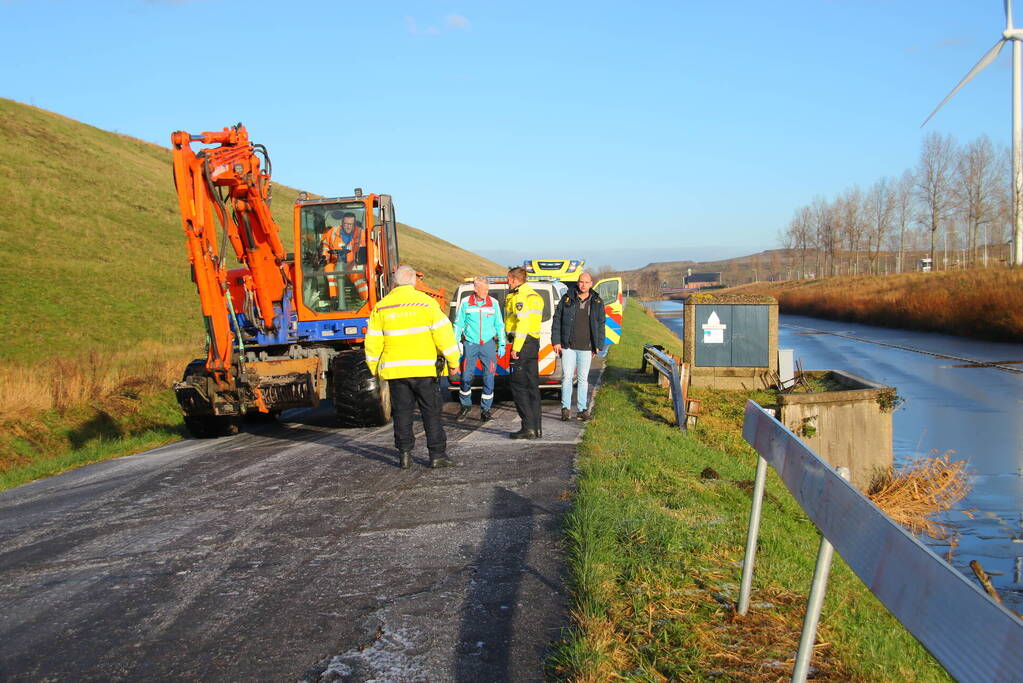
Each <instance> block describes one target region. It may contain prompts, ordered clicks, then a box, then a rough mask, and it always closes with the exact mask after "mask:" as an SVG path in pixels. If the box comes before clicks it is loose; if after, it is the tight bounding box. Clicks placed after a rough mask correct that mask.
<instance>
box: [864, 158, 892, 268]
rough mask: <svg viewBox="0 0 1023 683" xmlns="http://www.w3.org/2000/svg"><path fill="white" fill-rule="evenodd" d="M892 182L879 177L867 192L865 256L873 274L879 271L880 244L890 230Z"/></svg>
mask: <svg viewBox="0 0 1023 683" xmlns="http://www.w3.org/2000/svg"><path fill="white" fill-rule="evenodd" d="M892 184H893V183H892V182H891V181H890V180H888V178H881V180H878V181H877V182H876V183H874V185H873V187H871V188H870V191H869V192H868V193H867V199H866V209H865V212H866V214H867V215H866V218H867V257H868V258H869V259H870V270H871V272H872V273H874V274H877V273H879V272H880V268H879V267H878V257H879V256H880V255H881V246H882V245H883V244H884V242H885V239H886V238H887V237H888V235H889V233H890V232H891V230H892V216H893V214H894V213H895V197H894V194H893V191H892Z"/></svg>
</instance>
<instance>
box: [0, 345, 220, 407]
mask: <svg viewBox="0 0 1023 683" xmlns="http://www.w3.org/2000/svg"><path fill="white" fill-rule="evenodd" d="M201 348H202V347H201V346H199V345H198V344H178V345H161V344H157V343H155V342H145V343H141V344H139V345H138V347H136V348H135V349H133V350H131V351H122V352H118V353H101V352H95V351H94V352H90V353H86V354H83V355H81V356H78V357H73V358H57V359H56V360H54V361H53V362H49V363H35V364H14V363H2V364H0V422H9V421H11V420H26V419H32V417H33V416H34V415H37V414H39V413H42V412H45V411H49V410H56V411H59V412H65V411H67V410H70V409H73V408H76V407H79V406H82V405H85V404H87V403H90V402H94V401H99V402H105V401H107V400H108V399H110V398H111V397H113V396H121V395H125V394H126V393H127V394H129V395H132V394H134V395H139V394H142V393H147V392H152V391H158V390H161V389H166V388H168V387H169V386H170V385H171V383H173V382H174V381H175V380H177V379H179V378H180V377H181V373H182V371H183V369H184V367H185V364H186V363H187V362H188V361H190V360H191V359H192V358H194V357H195V355H196V351H197V350H201Z"/></svg>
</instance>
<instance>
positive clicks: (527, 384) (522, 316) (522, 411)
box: [504, 268, 543, 439]
mask: <svg viewBox="0 0 1023 683" xmlns="http://www.w3.org/2000/svg"><path fill="white" fill-rule="evenodd" d="M542 318H543V298H542V297H541V296H540V295H539V294H537V293H536V290H535V289H533V288H532V287H530V286H529V284H527V283H526V269H525V268H512V269H511V270H509V271H508V296H507V297H506V298H505V301H504V320H505V326H506V329H507V331H508V341H509V342H511V345H512V351H511V362H510V364H509V369H510V371H511V379H510V382H509V383H510V385H511V391H512V397H513V398H514V399H515V409H516V410H517V411H518V412H519V418H521V420H522V428H521V429H519V431H517V432H512V433H511V434H510V435H509V436H510V437H511V438H513V439H539V438H540V437H541V436H543V426H542V425H541V412H540V411H541V408H540V367H539V360H538V359H539V355H540V322H541V320H542Z"/></svg>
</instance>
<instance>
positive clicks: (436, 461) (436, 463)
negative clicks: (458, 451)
mask: <svg viewBox="0 0 1023 683" xmlns="http://www.w3.org/2000/svg"><path fill="white" fill-rule="evenodd" d="M457 465H458V463H457V462H455V461H454V460H452V459H451V458H449V457H448V456H446V455H442V456H439V457H436V458H435V457H433V456H432V455H431V456H430V467H432V468H433V469H437V468H438V467H456V466H457Z"/></svg>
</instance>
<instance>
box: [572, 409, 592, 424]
mask: <svg viewBox="0 0 1023 683" xmlns="http://www.w3.org/2000/svg"><path fill="white" fill-rule="evenodd" d="M575 417H576V419H577V420H579V421H580V422H586V421H587V420H589V419H590V411H588V410H584V411H582V412H581V413H579V414H578V415H576V416H575Z"/></svg>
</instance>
